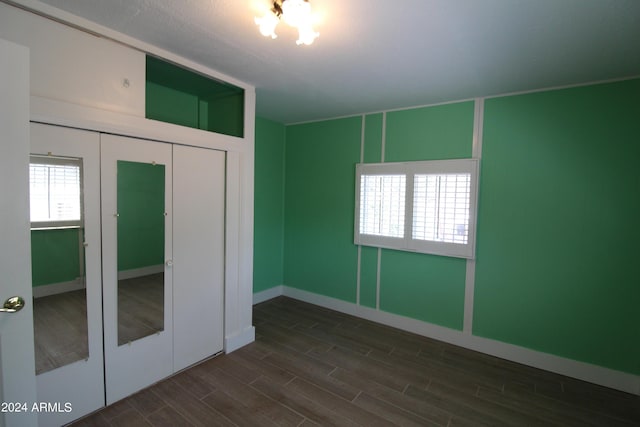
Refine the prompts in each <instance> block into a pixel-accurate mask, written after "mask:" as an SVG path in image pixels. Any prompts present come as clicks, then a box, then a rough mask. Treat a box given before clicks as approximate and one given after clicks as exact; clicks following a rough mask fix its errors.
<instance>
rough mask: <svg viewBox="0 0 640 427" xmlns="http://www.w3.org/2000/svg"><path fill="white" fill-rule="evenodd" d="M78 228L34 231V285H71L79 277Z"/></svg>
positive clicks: (32, 268)
mask: <svg viewBox="0 0 640 427" xmlns="http://www.w3.org/2000/svg"><path fill="white" fill-rule="evenodd" d="M79 232H80V229H79V228H61V229H52V230H31V274H32V284H33V286H42V285H50V284H53V283H63V282H70V281H72V280H75V279H77V278H78V277H80V243H79V242H80V241H79V240H78V233H79Z"/></svg>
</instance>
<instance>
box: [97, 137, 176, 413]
mask: <svg viewBox="0 0 640 427" xmlns="http://www.w3.org/2000/svg"><path fill="white" fill-rule="evenodd" d="M100 139H101V155H102V159H101V163H102V169H101V174H102V247H103V251H102V252H103V285H102V286H103V304H104V345H105V385H106V402H107V405H110V404H112V403H114V402H116V401H118V400H120V399H122V398H124V397H126V396H129V395H131V394H133V393H135V392H136V391H138V390H141V389H143V388H145V387H147V386H149V385H151V384H153V383H155V382H157V381H159V380H161V379H163V378H166V377H168V376H170V375H171V374H172V373H173V323H172V322H173V310H172V307H173V280H172V270H171V260H172V257H173V241H172V221H173V210H172V209H173V202H172V158H171V145H170V144H165V143H161V142H156V141H148V140H141V139H135V138H129V137H123V136H116V135H108V134H101V138H100ZM118 160H125V161H133V162H141V163H153V162H155V163H156V164H162V165H165V212H166V215H165V242H164V261H165V264H164V330H162V331H160V332H158V333H155V334H153V335H149V336H146V337H144V338H140V339H138V340H135V341H132V342H131V343H128V344H123V345H120V346H119V345H118V265H117V264H118V262H117V161H118Z"/></svg>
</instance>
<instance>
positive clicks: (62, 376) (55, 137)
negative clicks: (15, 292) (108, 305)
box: [29, 123, 105, 426]
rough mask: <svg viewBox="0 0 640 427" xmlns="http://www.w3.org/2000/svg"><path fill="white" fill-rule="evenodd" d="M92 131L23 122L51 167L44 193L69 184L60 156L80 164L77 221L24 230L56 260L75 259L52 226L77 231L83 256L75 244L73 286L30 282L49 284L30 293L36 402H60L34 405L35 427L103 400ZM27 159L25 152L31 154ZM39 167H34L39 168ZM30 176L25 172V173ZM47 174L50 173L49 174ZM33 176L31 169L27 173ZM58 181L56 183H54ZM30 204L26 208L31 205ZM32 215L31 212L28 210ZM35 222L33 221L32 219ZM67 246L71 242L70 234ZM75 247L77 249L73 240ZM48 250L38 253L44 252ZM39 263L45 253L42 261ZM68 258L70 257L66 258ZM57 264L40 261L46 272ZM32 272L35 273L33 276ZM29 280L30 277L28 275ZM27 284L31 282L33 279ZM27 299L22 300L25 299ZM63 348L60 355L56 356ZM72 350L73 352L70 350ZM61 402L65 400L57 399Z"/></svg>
mask: <svg viewBox="0 0 640 427" xmlns="http://www.w3.org/2000/svg"><path fill="white" fill-rule="evenodd" d="M99 142H100V141H99V134H97V133H95V132H88V131H81V130H77V129H69V128H63V127H58V126H48V125H42V124H35V123H34V124H31V154H32V155H43V157H42V158H41V159H42V160H41V161H37V160H32V167H35V168H36V171H37V170H38V168H37V166H34V163H33V162H35V163H45V164H46V163H50V162H52V164H53V165H56V166H58V167H57V168H56V169H57V170H55V171H51V172H50V173H49V175H50V176H49V178H48V181H49V185H48V187H49V189H50V190H51V191H50V192H49V196H50V199H51V196H52V195H53V193H55V192H56V186H61V185H69V181H68V180H65V179H62V178H61V176H62V175H63V174H64V176H65V177H66V176H67V175H66V174H69V173H70V171H69V170H65V168H62V167H60V166H61V165H64V164H65V163H64V162H65V159H73V160H74V161H77V162H78V164H80V165H81V176H82V178H81V181H80V182H81V187H80V189H81V194H82V199H83V203H81V206H80V211H79V212H78V213H80V214H81V215H80V219H81V221H80V225H76V226H69V225H67V226H60V225H58V226H56V227H53V226H51V224H50V225H49V226H47V227H44V228H40V229H34V231H32V233H36V234H45V235H48V237H39V238H36V236H34V235H32V242H33V246H34V248H35V247H37V246H42V241H43V240H42V239H45V240H44V244H46V245H55V246H53V247H52V248H51V249H52V250H53V252H58V253H59V254H60V255H59V261H58V263H65V262H66V261H73V257H75V258H76V261H75V262H78V259H77V257H78V254H77V252H76V253H75V254H73V251H70V252H69V253H66V251H68V250H69V248H68V245H66V244H65V245H62V243H64V240H61V239H60V235H59V233H69V232H71V233H75V235H76V237H74V239H75V240H76V245H78V244H79V242H78V237H77V235H78V233H80V238H82V241H81V242H80V243H84V244H83V245H81V246H83V247H84V257H82V251H80V257H81V259H82V261H81V262H80V264H81V265H82V264H84V265H83V270H84V274H82V273H80V275H81V276H83V277H81V278H80V279H84V280H77V282H78V283H79V284H80V285H81V286H80V287H79V289H77V290H75V288H74V289H69V286H68V285H69V284H68V283H63V284H62V286H58V284H54V285H48V286H37V287H34V294H36V290H37V289H42V288H50V289H51V290H50V291H49V292H48V296H42V297H41V298H37V299H36V300H34V317H35V323H36V340H35V341H36V362H37V363H36V367H41V366H43V365H45V366H46V369H42V368H40V369H37V370H43V371H44V372H42V373H40V374H38V375H37V377H36V382H37V394H38V401H40V402H60V403H59V406H60V407H59V408H58V409H59V410H57V411H42V412H40V413H39V414H38V418H39V420H38V421H39V425H40V426H57V425H62V424H65V423H68V422H69V421H72V420H74V419H76V418H79V417H81V416H83V415H86V414H88V413H90V412H93V411H95V410H97V409H99V408H101V407H102V406H104V403H105V400H104V373H103V353H102V288H101V277H100V276H101V275H100V259H101V255H100V252H101V247H100V161H99V158H100V145H99ZM32 159H33V158H32ZM40 169H41V168H40ZM32 175H33V172H32ZM54 175H55V177H54ZM31 179H32V180H33V179H34V176H32V177H31ZM58 188H59V187H58ZM57 196H58V197H57V198H56V199H55V202H54V201H51V200H50V205H51V206H50V209H60V206H64V205H65V202H66V200H65V201H63V200H62V199H61V198H60V191H58V194H57ZM32 209H34V207H33V206H32ZM32 218H33V215H32ZM32 224H37V223H32ZM71 243H72V247H73V241H72V242H71ZM76 251H78V249H77V247H76ZM37 252H38V251H36V253H34V256H33V257H32V258H33V259H32V263H33V264H32V265H33V270H34V271H38V270H40V271H42V270H43V266H41V265H38V259H39V258H41V257H42V255H41V256H40V257H38V256H37V255H38V254H37ZM48 256H49V255H45V257H48ZM44 261H45V262H46V260H44ZM71 264H73V262H71ZM56 267H57V268H60V266H59V265H56V266H51V267H49V268H47V267H44V270H49V271H46V272H47V273H48V274H50V273H51V270H54V269H55V268H56ZM35 276H38V275H35ZM34 279H37V277H34ZM34 285H36V284H35V283H34ZM29 303H30V301H29ZM62 355H64V357H62ZM74 355H75V356H74ZM65 404H66V405H67V406H65Z"/></svg>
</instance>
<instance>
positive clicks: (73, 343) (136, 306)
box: [33, 273, 164, 374]
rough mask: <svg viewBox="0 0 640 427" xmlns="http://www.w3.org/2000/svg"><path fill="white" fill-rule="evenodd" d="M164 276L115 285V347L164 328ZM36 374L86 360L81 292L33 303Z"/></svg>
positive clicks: (85, 314)
mask: <svg viewBox="0 0 640 427" xmlns="http://www.w3.org/2000/svg"><path fill="white" fill-rule="evenodd" d="M163 302H164V274H163V273H158V274H152V275H149V276H142V277H136V278H133V279H126V280H120V281H119V283H118V345H123V344H127V343H129V342H131V341H135V340H137V339H140V338H143V337H146V336H148V335H152V334H154V333H157V332H159V331H162V330H163V329H164V312H163ZM33 322H34V335H35V351H36V354H35V356H36V374H41V373H43V372H47V371H50V370H52V369H55V368H59V367H61V366H64V365H67V364H69V363H73V362H76V361H78V360H82V359H86V358H87V357H89V348H88V342H87V308H86V292H85V290H84V289H81V290H77V291H71V292H65V293H62V294H57V295H50V296H46V297H41V298H36V299H34V302H33Z"/></svg>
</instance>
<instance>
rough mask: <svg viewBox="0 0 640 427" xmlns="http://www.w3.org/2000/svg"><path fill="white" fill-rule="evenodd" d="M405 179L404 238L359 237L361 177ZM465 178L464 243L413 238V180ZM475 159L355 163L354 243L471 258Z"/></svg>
mask: <svg viewBox="0 0 640 427" xmlns="http://www.w3.org/2000/svg"><path fill="white" fill-rule="evenodd" d="M400 174H403V175H405V185H406V188H405V207H404V237H399V238H398V237H387V236H378V235H371V234H363V233H360V214H361V212H360V209H361V206H360V197H361V195H360V190H361V177H362V176H363V175H365V176H366V175H400ZM448 174H469V175H470V189H469V223H468V232H467V243H466V244H462V243H449V242H440V241H432V240H420V239H414V238H413V217H414V210H413V204H414V200H413V197H414V178H415V176H416V175H448ZM478 174H479V162H478V159H449V160H425V161H415V162H389V163H358V164H356V191H355V199H356V200H355V221H354V224H355V227H354V243H355V244H356V245H363V246H373V247H379V248H386V249H395V250H402V251H408V252H418V253H425V254H433V255H442V256H450V257H456V258H467V259H473V258H474V257H475V240H476V223H477V202H478Z"/></svg>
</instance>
